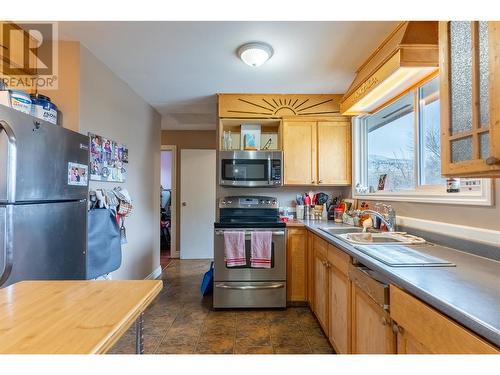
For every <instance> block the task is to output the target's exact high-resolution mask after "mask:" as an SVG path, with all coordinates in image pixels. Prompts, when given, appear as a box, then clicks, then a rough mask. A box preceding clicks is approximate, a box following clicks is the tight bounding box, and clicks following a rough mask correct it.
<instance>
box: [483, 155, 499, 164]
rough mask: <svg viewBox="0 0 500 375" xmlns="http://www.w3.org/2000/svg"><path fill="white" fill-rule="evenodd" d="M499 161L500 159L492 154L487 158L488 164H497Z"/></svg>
mask: <svg viewBox="0 0 500 375" xmlns="http://www.w3.org/2000/svg"><path fill="white" fill-rule="evenodd" d="M499 163H500V159H498V158H496V157H494V156H490V157H489V158H488V159H486V164H487V165H495V164H499Z"/></svg>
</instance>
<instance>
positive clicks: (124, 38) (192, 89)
mask: <svg viewBox="0 0 500 375" xmlns="http://www.w3.org/2000/svg"><path fill="white" fill-rule="evenodd" d="M396 25H397V22H366V21H359V22H347V21H346V22H337V21H332V22H61V23H59V34H60V36H61V38H62V39H64V40H77V41H80V42H81V43H82V44H83V45H84V46H86V47H87V48H88V49H89V50H90V51H91V52H92V53H93V54H94V55H95V56H97V57H98V58H99V59H100V60H101V61H103V62H104V63H105V64H106V65H107V66H108V67H109V68H110V69H111V70H112V71H113V72H115V74H116V75H117V76H118V77H120V78H121V79H123V80H124V81H125V82H127V83H128V84H129V85H130V86H131V87H132V88H133V89H134V90H135V91H136V92H137V93H138V94H139V95H140V96H141V97H143V98H144V99H145V100H146V101H147V102H148V103H150V104H151V105H152V106H153V107H155V108H156V109H157V110H158V112H159V113H161V114H162V128H163V129H173V130H195V129H199V130H209V129H215V124H216V97H215V95H214V94H216V93H220V92H225V93H301V94H302V93H304V94H307V93H321V94H326V93H333V94H341V93H344V92H345V91H346V90H347V88H348V87H349V85H350V83H351V82H352V80H353V78H354V74H355V71H356V69H357V68H358V67H359V66H360V65H361V64H362V63H363V61H364V60H365V59H366V58H367V57H368V56H369V55H370V54H371V53H372V52H373V50H374V49H375V48H376V47H377V46H378V45H379V44H380V43H381V42H382V41H383V40H384V39H385V37H386V36H387V35H388V34H389V33H390V32H391V31H392V30H393V29H394V28H395V27H396ZM250 41H264V42H266V43H269V44H270V45H271V46H272V47H273V48H274V55H273V57H272V58H271V59H270V60H269V61H268V62H267V63H265V64H264V65H262V66H260V67H259V68H252V67H249V66H247V65H245V64H244V63H243V62H242V61H241V60H239V58H238V57H237V54H236V50H237V48H238V47H239V46H240V45H241V44H244V43H246V42H250Z"/></svg>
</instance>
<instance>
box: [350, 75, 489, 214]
mask: <svg viewBox="0 0 500 375" xmlns="http://www.w3.org/2000/svg"><path fill="white" fill-rule="evenodd" d="M439 106H440V103H439V77H437V76H435V77H434V78H432V79H430V80H428V81H426V82H425V83H423V84H422V85H420V86H419V87H416V88H415V89H413V90H411V91H409V92H407V93H406V94H404V95H402V96H401V97H399V98H397V99H396V100H394V101H393V102H391V103H389V104H388V105H386V106H385V107H383V108H381V109H380V110H378V111H377V112H375V113H373V114H371V115H366V116H358V117H355V118H354V119H353V146H354V147H353V153H354V157H353V161H354V163H353V164H354V165H353V168H354V174H353V177H354V181H353V182H354V184H353V185H354V186H353V196H354V197H356V198H360V199H381V200H401V201H420V202H437V203H454V204H475V205H491V182H490V180H489V179H460V180H458V179H457V180H458V181H459V183H460V192H458V193H457V192H455V193H448V192H447V191H446V179H445V178H444V177H442V176H441V144H440V140H441V130H440V108H439Z"/></svg>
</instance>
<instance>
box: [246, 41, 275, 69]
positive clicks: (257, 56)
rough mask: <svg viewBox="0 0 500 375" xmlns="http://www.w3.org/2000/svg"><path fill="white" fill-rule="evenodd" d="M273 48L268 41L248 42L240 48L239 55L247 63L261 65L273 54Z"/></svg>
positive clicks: (255, 65)
mask: <svg viewBox="0 0 500 375" xmlns="http://www.w3.org/2000/svg"><path fill="white" fill-rule="evenodd" d="M273 52H274V51H273V48H272V47H271V46H270V45H269V44H266V43H262V42H256V43H247V44H244V45H242V46H241V47H240V48H238V56H239V57H240V59H241V60H242V61H243V62H244V63H245V64H247V65H250V66H254V67H257V66H261V65H262V64H264V63H265V62H266V61H267V60H269V59H270V58H271V56H272V55H273Z"/></svg>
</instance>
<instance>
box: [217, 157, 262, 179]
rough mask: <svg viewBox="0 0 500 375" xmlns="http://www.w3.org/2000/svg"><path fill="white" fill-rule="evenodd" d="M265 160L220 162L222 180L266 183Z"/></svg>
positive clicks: (225, 160)
mask: <svg viewBox="0 0 500 375" xmlns="http://www.w3.org/2000/svg"><path fill="white" fill-rule="evenodd" d="M268 173H269V171H268V168H267V160H262V159H258V160H228V159H224V160H222V179H223V180H229V181H267V180H268V179H269V176H268Z"/></svg>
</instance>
